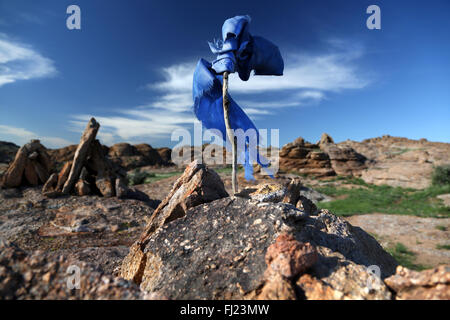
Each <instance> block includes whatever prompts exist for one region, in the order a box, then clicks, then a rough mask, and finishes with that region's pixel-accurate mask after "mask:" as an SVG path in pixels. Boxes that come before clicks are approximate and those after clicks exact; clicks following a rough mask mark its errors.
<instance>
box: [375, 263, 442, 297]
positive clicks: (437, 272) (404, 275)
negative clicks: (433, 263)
mask: <svg viewBox="0 0 450 320" xmlns="http://www.w3.org/2000/svg"><path fill="white" fill-rule="evenodd" d="M384 282H385V283H386V284H387V285H388V287H389V288H390V289H391V290H393V291H394V292H395V299H397V300H450V266H439V267H437V268H434V269H430V270H424V271H421V272H417V271H412V270H409V269H407V268H405V267H402V266H398V267H397V270H396V274H395V275H393V276H391V277H389V278H387V279H385V280H384Z"/></svg>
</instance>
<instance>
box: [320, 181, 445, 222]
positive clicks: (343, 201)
mask: <svg viewBox="0 0 450 320" xmlns="http://www.w3.org/2000/svg"><path fill="white" fill-rule="evenodd" d="M342 183H344V184H347V183H351V184H355V185H360V186H361V187H355V188H351V189H347V188H340V187H339V186H335V185H326V186H322V187H318V188H315V189H316V190H317V191H319V192H321V193H323V194H326V195H328V196H331V197H334V198H340V199H336V200H333V201H330V202H319V203H318V207H319V208H320V209H328V210H330V211H331V212H333V213H334V214H336V215H341V216H351V215H355V214H366V213H374V212H379V213H387V214H403V215H413V216H419V217H435V218H444V217H450V208H448V207H445V206H443V205H442V203H441V202H440V201H437V199H436V196H438V195H440V194H445V193H450V185H443V186H431V187H429V188H427V189H424V190H416V189H410V188H401V187H391V186H387V185H383V186H376V185H371V184H367V183H365V182H364V181H363V180H361V179H346V180H344V181H343V182H342Z"/></svg>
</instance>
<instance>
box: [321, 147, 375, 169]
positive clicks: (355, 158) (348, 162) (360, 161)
mask: <svg viewBox="0 0 450 320" xmlns="http://www.w3.org/2000/svg"><path fill="white" fill-rule="evenodd" d="M320 148H321V149H322V150H323V151H324V152H326V153H327V154H328V157H329V158H330V161H331V167H332V168H333V170H334V171H335V172H336V174H338V175H341V176H356V177H359V176H360V175H361V173H362V171H363V170H364V169H366V168H367V166H366V164H365V162H366V158H365V157H364V156H363V155H361V154H359V153H357V152H356V151H355V150H353V149H352V148H350V147H339V146H337V145H335V144H330V143H325V144H321V146H320Z"/></svg>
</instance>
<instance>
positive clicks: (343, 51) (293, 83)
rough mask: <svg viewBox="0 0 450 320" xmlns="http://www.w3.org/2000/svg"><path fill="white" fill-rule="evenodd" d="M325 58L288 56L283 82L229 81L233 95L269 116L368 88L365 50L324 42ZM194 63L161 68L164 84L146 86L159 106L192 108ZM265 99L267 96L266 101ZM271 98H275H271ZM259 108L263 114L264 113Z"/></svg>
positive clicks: (318, 55)
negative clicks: (275, 111)
mask: <svg viewBox="0 0 450 320" xmlns="http://www.w3.org/2000/svg"><path fill="white" fill-rule="evenodd" d="M326 44H327V47H326V52H325V53H315V54H312V53H306V52H296V53H290V54H286V55H285V57H284V59H285V70H284V75H283V76H282V77H275V76H253V77H251V79H250V80H249V81H241V80H240V79H239V78H238V75H237V74H236V73H235V74H232V75H231V76H230V85H229V90H230V93H231V94H237V95H239V96H240V97H243V99H240V100H239V104H240V105H241V106H242V107H244V108H249V109H246V111H249V113H251V114H267V113H270V110H271V109H275V108H283V107H298V106H304V105H310V104H317V103H319V102H320V101H322V100H324V99H326V98H327V95H328V94H329V93H331V92H342V91H344V90H349V89H362V88H364V87H366V86H367V85H369V84H370V82H371V79H369V78H368V77H367V76H366V75H365V73H363V72H360V70H359V69H358V60H359V59H360V58H361V57H362V56H363V55H364V48H363V47H362V46H361V45H358V44H353V43H349V42H347V41H343V40H339V39H333V40H329V41H327V42H326ZM195 65H196V61H192V62H190V63H180V64H175V65H172V66H169V67H166V68H163V69H162V72H163V75H164V80H163V81H160V82H157V83H150V84H148V85H147V86H146V87H147V88H148V89H150V90H152V91H153V92H156V93H160V96H159V100H158V101H156V102H155V104H154V105H155V106H156V105H158V106H160V107H164V108H166V109H167V108H169V109H170V110H183V109H184V108H186V106H189V105H191V104H192V98H191V90H192V74H193V71H194V69H195ZM261 94H266V95H265V96H264V97H263V98H262V99H261V98H260V97H261ZM268 94H270V96H271V97H272V98H271V97H267V95H268ZM256 109H265V112H262V111H258V112H256Z"/></svg>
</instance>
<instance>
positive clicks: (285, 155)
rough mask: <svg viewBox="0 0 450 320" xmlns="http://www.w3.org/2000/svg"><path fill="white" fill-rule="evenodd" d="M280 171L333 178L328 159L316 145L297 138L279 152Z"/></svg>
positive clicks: (333, 173)
mask: <svg viewBox="0 0 450 320" xmlns="http://www.w3.org/2000/svg"><path fill="white" fill-rule="evenodd" d="M280 169H282V170H285V171H289V172H295V173H299V174H306V175H314V176H316V177H326V176H333V175H335V174H336V173H335V172H334V170H333V168H332V167H331V162H330V158H329V157H328V155H327V154H326V153H325V152H323V151H321V150H320V149H319V147H318V145H315V144H311V143H308V142H305V141H304V139H303V138H298V139H297V140H295V141H294V142H293V143H288V144H286V145H285V146H283V148H282V149H281V150H280Z"/></svg>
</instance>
